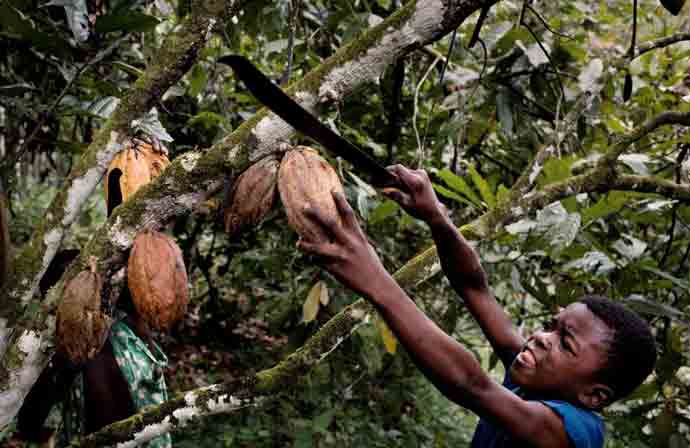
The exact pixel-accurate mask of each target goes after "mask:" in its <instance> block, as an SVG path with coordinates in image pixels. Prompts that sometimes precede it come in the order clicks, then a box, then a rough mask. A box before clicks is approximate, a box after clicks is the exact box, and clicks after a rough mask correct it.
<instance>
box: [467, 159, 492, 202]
mask: <svg viewBox="0 0 690 448" xmlns="http://www.w3.org/2000/svg"><path fill="white" fill-rule="evenodd" d="M465 165H466V166H467V170H468V171H469V173H470V178H471V179H472V182H474V185H475V186H476V187H477V190H478V191H479V194H480V195H481V197H482V199H483V200H484V202H485V203H486V205H487V206H488V208H489V210H491V209H492V208H494V206H496V196H494V193H493V191H491V186H490V185H489V183H488V182H487V181H486V179H484V178H483V177H482V175H481V174H479V172H478V171H477V169H476V168H475V167H474V165H471V164H469V163H467V164H465Z"/></svg>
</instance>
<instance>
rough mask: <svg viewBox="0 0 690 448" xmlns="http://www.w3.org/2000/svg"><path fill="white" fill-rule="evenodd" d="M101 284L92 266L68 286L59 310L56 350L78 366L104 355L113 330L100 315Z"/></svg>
mask: <svg viewBox="0 0 690 448" xmlns="http://www.w3.org/2000/svg"><path fill="white" fill-rule="evenodd" d="M92 263H93V262H92ZM102 284H103V282H102V281H101V276H100V275H99V274H98V273H97V272H96V270H95V263H93V265H92V268H91V271H82V272H80V273H79V274H77V275H76V276H75V277H74V278H73V279H71V280H70V281H68V282H67V283H66V284H65V289H64V292H63V296H62V302H60V305H59V306H58V309H57V323H56V328H55V333H56V339H57V342H56V350H57V351H58V352H60V353H62V354H63V355H64V356H66V357H67V358H68V359H69V360H70V361H71V362H73V363H75V364H77V365H81V364H83V363H85V362H86V361H88V360H89V359H92V358H93V357H94V356H96V355H97V354H98V353H99V352H100V351H101V349H102V348H103V344H104V343H105V339H106V337H107V336H108V331H109V330H110V325H111V323H112V320H111V319H110V317H108V315H106V314H104V313H102V312H101V287H102Z"/></svg>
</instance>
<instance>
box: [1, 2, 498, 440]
mask: <svg viewBox="0 0 690 448" xmlns="http://www.w3.org/2000/svg"><path fill="white" fill-rule="evenodd" d="M493 3H495V0H487V1H478V0H460V1H441V0H425V1H418V2H417V1H412V2H410V3H409V4H407V5H406V6H404V7H403V8H401V9H400V10H398V11H397V12H396V13H395V14H394V15H392V16H390V17H389V18H387V19H386V20H385V21H384V22H382V23H381V24H379V25H378V26H376V27H374V28H372V29H371V30H369V31H368V32H366V33H365V34H364V35H362V37H360V38H359V39H357V40H355V41H353V42H351V43H350V44H349V45H348V46H346V47H344V48H342V49H341V50H340V51H338V52H337V53H336V54H335V55H334V56H332V57H331V58H329V59H327V60H326V61H325V62H324V63H323V64H322V65H321V66H319V67H318V68H317V69H316V70H314V71H312V72H311V73H309V74H308V75H307V76H305V77H304V78H303V79H301V80H300V81H299V82H297V83H296V84H294V85H293V86H292V87H291V88H290V89H289V93H290V94H292V95H293V96H294V97H295V98H296V99H297V100H298V101H299V102H300V103H301V104H302V105H303V106H304V107H307V108H308V109H312V110H314V111H315V112H318V111H319V110H321V109H322V108H323V107H325V106H326V105H327V104H329V103H331V102H333V101H338V100H341V99H342V98H344V96H345V95H347V94H349V93H350V92H352V91H353V90H354V88H356V87H357V86H359V85H361V84H363V83H366V82H373V81H375V80H377V79H378V77H379V76H380V75H381V73H382V72H383V70H384V69H385V68H386V67H387V66H388V65H389V64H391V63H392V62H393V61H394V60H396V59H397V58H398V57H399V56H401V55H403V54H406V53H408V52H410V51H413V50H415V49H417V48H421V47H422V46H423V45H425V44H428V43H430V42H433V41H435V40H438V39H439V38H441V37H442V36H444V35H445V34H447V33H448V32H450V31H451V30H453V29H455V28H456V27H457V26H459V25H460V24H461V23H462V22H463V21H464V20H465V18H467V17H468V16H469V15H471V14H472V13H473V12H475V11H476V10H478V9H479V8H481V7H482V6H485V5H488V4H493ZM179 38H180V39H181V40H183V36H180V37H179ZM170 47H172V48H175V47H176V45H171V46H170ZM146 76H147V75H145V78H146ZM140 81H141V80H140ZM140 84H141V83H139V82H138V83H137V86H136V87H137V88H140V87H142V85H140ZM156 91H157V93H159V94H162V93H163V92H162V90H161V89H160V88H156ZM125 104H127V102H125ZM141 110H142V111H143V110H146V108H145V107H142V108H141ZM124 122H125V121H123V122H122V123H124ZM111 126H112V125H111ZM292 133H293V130H292V128H291V127H290V126H288V125H287V124H286V123H284V122H283V121H282V120H280V119H278V118H277V117H276V116H275V115H273V114H269V113H268V111H266V110H265V109H264V110H262V111H260V112H259V113H257V114H256V115H255V116H254V117H253V118H251V119H250V120H248V121H247V122H245V123H244V124H243V125H242V126H240V127H239V128H238V129H237V130H236V131H235V132H234V133H232V134H231V135H229V136H228V137H227V138H226V139H224V140H223V141H221V142H220V143H218V144H216V145H214V146H213V147H212V148H210V149H209V150H207V151H204V152H191V153H187V154H184V155H183V156H181V157H179V158H177V159H176V160H175V161H174V162H173V163H172V164H171V165H170V166H169V167H168V168H167V169H166V171H165V172H164V173H163V174H162V175H161V176H160V177H159V178H157V179H156V181H154V182H153V183H151V184H149V185H147V186H146V187H144V188H142V189H141V190H139V191H138V192H137V193H136V194H135V195H134V196H133V197H132V198H131V199H130V200H128V201H127V203H125V204H122V205H121V206H119V207H118V208H117V209H116V211H115V212H114V213H113V215H112V216H111V218H110V219H109V221H108V222H107V223H106V224H105V225H104V226H103V227H102V228H101V229H100V230H99V231H98V232H97V233H96V234H95V235H94V236H93V237H92V238H91V240H90V242H89V243H88V244H87V246H86V247H85V248H84V249H83V250H82V254H81V258H80V260H79V261H78V262H77V263H74V264H73V266H72V268H71V269H70V270H68V272H66V273H65V275H63V277H62V279H61V281H60V282H58V284H57V285H56V286H55V287H54V288H52V289H51V291H50V292H49V294H48V297H47V298H46V300H45V301H43V302H42V303H40V302H39V301H38V300H37V299H34V298H32V297H31V296H30V295H29V294H27V295H26V298H27V301H26V303H25V304H24V306H26V305H29V304H31V305H33V306H34V310H35V312H34V313H33V316H32V317H33V318H32V319H25V320H24V321H21V322H18V325H16V329H15V334H17V335H18V337H16V338H15V339H14V340H13V341H12V343H11V345H10V346H9V349H8V355H6V356H5V359H4V360H3V361H4V362H3V365H2V366H0V368H3V371H2V372H0V399H2V394H3V393H6V394H8V397H11V400H6V403H9V404H8V405H7V406H6V407H5V408H4V409H3V408H0V428H1V427H3V426H4V425H5V424H6V423H7V422H8V421H9V419H11V418H12V417H13V415H14V413H16V411H17V409H18V407H19V406H20V405H21V402H22V400H23V397H24V396H25V394H26V393H27V392H28V389H29V388H30V387H31V385H32V384H33V382H34V381H35V380H36V378H37V376H38V373H40V370H41V369H42V368H43V365H44V364H45V362H46V360H47V359H48V357H49V356H50V355H51V354H52V351H53V346H52V340H53V334H54V313H55V308H56V304H57V303H58V302H59V300H60V297H61V294H62V287H63V284H64V279H66V278H70V277H72V276H74V275H75V273H76V271H78V270H79V269H81V268H82V267H83V266H85V264H84V260H86V259H88V257H90V256H95V257H96V258H97V259H98V271H99V272H100V273H101V274H102V277H103V278H107V279H109V283H108V284H107V285H106V287H105V291H106V296H107V297H108V298H113V297H116V296H117V295H118V292H119V287H120V286H121V284H122V282H123V280H124V254H125V252H126V251H127V250H128V249H129V247H131V244H132V242H133V238H134V236H135V235H136V233H137V232H138V231H139V230H141V229H142V228H146V227H152V228H156V227H159V226H161V225H162V224H163V223H165V222H166V221H167V220H169V219H170V218H171V217H173V216H177V215H181V214H184V213H189V212H190V211H193V210H194V209H195V207H196V206H198V205H199V204H201V203H202V202H203V201H204V200H205V198H206V197H207V196H208V195H209V194H212V193H214V192H215V191H217V190H218V188H219V186H220V182H221V179H222V178H223V177H224V176H226V175H228V174H229V175H230V177H231V178H232V177H233V176H234V175H236V174H238V173H239V172H241V171H242V170H244V169H246V168H247V167H248V166H249V164H250V163H252V162H253V161H256V160H257V159H259V158H261V157H262V156H265V155H267V154H270V153H275V152H278V151H280V143H281V142H284V141H285V140H287V139H288V138H289V137H290V136H291V135H292ZM116 137H117V138H119V136H116ZM117 138H115V140H116V141H117ZM106 167H107V164H106ZM102 169H103V170H105V167H103V168H102ZM101 175H102V172H101ZM98 178H99V179H100V175H99V176H98ZM91 190H92V189H91ZM63 230H64V229H63ZM38 240H39V241H41V239H40V238H38ZM41 247H42V246H40V245H39V246H38V248H34V251H33V253H32V254H30V255H33V256H34V258H31V259H32V260H40V259H41V256H42V254H43V253H45V252H46V251H45V250H40V249H41ZM50 257H51V258H52V255H51V256H50ZM34 263H35V264H37V265H41V263H40V262H38V261H34ZM43 264H45V261H44V263H43ZM33 271H36V272H39V274H38V275H37V278H40V270H39V269H36V268H34V269H33ZM0 324H2V321H1V320H0ZM1 326H2V325H0V327H1ZM0 329H1V328H0ZM17 388H19V392H18V391H17V390H16V389H17Z"/></svg>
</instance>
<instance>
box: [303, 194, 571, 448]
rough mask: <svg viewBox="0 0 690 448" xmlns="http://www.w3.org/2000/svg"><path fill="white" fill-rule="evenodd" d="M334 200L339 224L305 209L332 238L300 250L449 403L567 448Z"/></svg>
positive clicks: (552, 424) (547, 419)
mask: <svg viewBox="0 0 690 448" xmlns="http://www.w3.org/2000/svg"><path fill="white" fill-rule="evenodd" d="M335 202H336V205H337V208H338V211H339V213H340V217H341V218H342V225H340V224H338V223H337V222H336V220H335V219H333V217H328V216H325V215H324V214H323V213H322V212H320V211H319V210H316V209H308V210H306V211H305V214H306V215H307V216H308V217H309V218H310V219H312V220H313V221H314V222H315V223H316V224H318V225H320V226H321V227H322V229H323V231H324V234H327V235H331V237H332V238H331V240H330V241H309V240H300V241H299V243H298V245H299V247H300V248H301V249H302V250H305V251H307V252H310V253H312V254H314V255H316V256H317V257H318V260H319V261H320V263H321V264H322V265H323V266H324V267H325V268H326V269H327V270H328V271H329V272H330V273H331V274H333V276H335V277H336V278H337V279H338V280H339V281H340V282H341V283H343V284H344V285H345V286H347V287H349V288H350V289H352V290H354V291H355V292H357V293H359V294H361V295H362V296H364V297H365V298H367V299H368V300H369V301H370V302H372V303H373V304H374V305H375V306H376V308H377V309H378V311H379V312H380V313H381V315H382V317H383V318H384V319H385V321H386V323H387V324H388V326H389V327H390V328H391V329H392V330H393V332H394V333H395V335H396V336H397V337H398V339H399V340H400V342H401V344H402V345H403V346H404V347H405V349H406V350H407V352H408V353H409V354H410V356H411V358H412V359H413V360H414V362H415V364H416V365H417V366H418V367H419V369H420V370H421V371H422V372H423V373H424V375H425V376H426V377H427V378H428V379H429V380H430V381H432V382H433V383H434V385H435V386H436V387H437V388H438V389H439V390H440V391H441V392H442V393H443V394H444V395H445V396H446V397H448V398H449V399H450V400H453V401H454V402H456V403H458V404H459V405H461V406H464V407H466V408H468V409H470V410H472V411H474V412H476V413H477V414H478V415H479V416H480V417H482V418H486V419H488V420H490V421H493V422H495V423H496V424H499V425H501V426H502V427H504V428H506V430H507V431H509V432H510V433H511V434H512V435H513V436H515V437H516V438H517V439H519V440H524V441H525V442H527V443H529V444H530V445H531V446H535V447H549V448H559V447H563V448H565V447H569V446H570V443H569V441H568V437H567V435H566V432H565V428H564V426H563V422H562V421H561V419H560V418H559V417H558V416H557V415H556V414H555V413H554V412H552V411H551V410H550V409H548V408H547V407H546V406H545V405H543V404H541V403H540V402H536V401H527V400H523V399H522V398H520V397H518V396H517V395H516V394H514V393H512V392H511V391H509V390H508V389H506V388H504V387H503V386H501V385H499V384H497V383H495V382H494V381H492V380H491V379H490V378H489V376H488V375H487V374H486V373H485V372H484V371H483V370H482V369H481V366H480V365H479V363H478V362H477V360H476V359H475V358H474V355H472V353H471V352H469V351H468V350H467V349H465V348H464V347H463V346H462V345H460V344H459V343H458V342H457V341H456V340H455V339H453V338H452V337H450V336H448V335H447V334H446V333H444V332H443V330H441V329H440V328H439V327H438V326H437V325H436V324H435V323H434V322H433V321H432V320H431V319H429V318H428V317H427V316H426V315H425V314H424V313H423V312H422V311H421V310H420V309H419V308H417V306H416V305H415V303H414V302H413V301H412V300H411V299H410V298H409V297H408V296H407V294H406V293H405V291H403V289H402V288H401V287H400V286H399V285H398V284H397V283H396V281H395V279H393V277H392V276H391V275H390V274H388V272H387V271H386V270H385V268H384V267H383V265H382V264H381V261H380V259H379V258H378V256H377V255H376V253H375V252H374V249H373V248H372V247H371V245H370V244H369V243H368V240H367V238H366V236H365V235H364V232H362V230H361V228H360V227H359V224H358V223H357V219H356V218H355V216H354V212H353V211H352V209H351V208H350V206H349V204H348V203H347V201H346V200H345V198H344V197H343V196H342V194H336V195H335ZM499 309H500V308H499Z"/></svg>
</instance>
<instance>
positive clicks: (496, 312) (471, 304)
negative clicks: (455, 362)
mask: <svg viewBox="0 0 690 448" xmlns="http://www.w3.org/2000/svg"><path fill="white" fill-rule="evenodd" d="M389 171H390V172H392V173H393V174H395V176H396V177H397V178H398V180H399V182H400V185H399V188H387V189H385V190H384V193H385V194H386V195H387V196H388V197H390V198H391V199H393V200H395V201H396V202H398V203H399V204H400V205H401V206H402V207H403V208H404V209H405V210H406V211H407V212H408V213H410V214H411V215H412V216H415V217H416V218H419V219H421V220H423V221H425V222H426V223H427V224H428V225H429V227H430V228H431V234H432V235H433V238H434V242H435V243H436V248H437V250H438V255H439V258H440V260H441V266H442V267H443V272H444V273H445V274H446V277H448V280H449V281H450V284H451V285H452V286H453V288H454V289H455V291H456V292H457V293H458V295H459V296H460V297H462V299H463V301H464V302H465V304H466V305H467V308H468V309H469V310H470V313H472V316H474V318H475V319H476V320H477V322H478V323H479V325H480V327H481V328H482V331H483V332H484V334H485V335H486V337H487V338H488V340H489V342H490V343H491V346H492V347H493V349H494V351H495V352H496V354H497V355H498V357H499V358H500V359H501V360H502V361H503V363H504V364H506V366H507V365H508V364H510V362H511V360H512V356H513V355H514V354H515V353H516V352H518V351H519V350H520V348H521V347H522V345H523V342H524V341H523V339H522V338H521V337H520V336H519V335H518V334H517V332H516V331H515V328H514V327H513V324H512V322H511V321H510V319H509V317H508V315H507V314H506V312H505V311H504V310H503V308H502V307H501V306H500V305H499V304H498V302H496V300H495V299H494V297H493V294H491V291H490V289H489V285H488V283H487V277H486V273H485V272H484V269H483V268H482V265H481V263H480V261H479V257H478V256H477V253H476V252H475V250H474V249H473V248H472V247H471V246H470V245H469V244H468V243H467V241H466V240H465V239H464V238H463V237H462V235H461V234H460V232H459V231H458V229H457V228H456V227H455V225H454V224H453V222H452V221H451V220H450V218H449V217H448V214H447V213H446V210H445V207H444V206H443V205H442V204H441V203H440V201H439V200H438V198H437V197H436V193H435V192H434V189H433V187H432V185H431V181H430V180H429V176H428V175H427V173H426V171H424V170H410V169H408V168H405V167H404V166H402V165H395V166H392V167H390V168H389Z"/></svg>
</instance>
